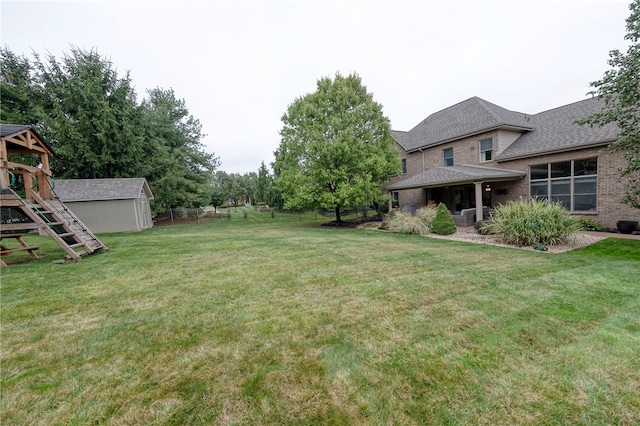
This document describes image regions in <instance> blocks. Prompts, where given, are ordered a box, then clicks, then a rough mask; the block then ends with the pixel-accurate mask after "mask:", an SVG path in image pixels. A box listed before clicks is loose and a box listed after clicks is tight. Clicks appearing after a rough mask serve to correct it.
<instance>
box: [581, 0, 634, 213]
mask: <svg viewBox="0 0 640 426" xmlns="http://www.w3.org/2000/svg"><path fill="white" fill-rule="evenodd" d="M629 9H630V10H631V15H630V16H629V17H628V18H627V25H626V29H627V34H626V36H625V39H626V40H629V41H630V42H631V45H630V46H629V48H628V49H627V52H626V53H622V52H620V51H618V50H617V49H616V50H612V51H611V52H609V61H608V64H609V65H610V66H611V69H610V70H608V71H606V72H605V73H604V76H603V77H602V79H601V80H598V81H595V82H593V83H591V87H594V88H595V90H594V91H592V92H591V93H592V94H596V95H598V96H600V97H601V98H602V99H604V102H605V107H604V108H603V110H602V111H601V112H598V113H595V114H593V115H591V116H589V117H587V118H586V119H584V120H582V121H580V123H581V124H591V125H600V126H603V125H605V124H609V123H617V124H618V126H619V128H620V134H619V136H618V139H617V140H616V141H615V142H613V143H612V144H611V145H610V148H611V150H612V151H613V152H618V153H620V154H621V155H622V156H623V158H624V159H625V160H626V162H627V165H626V167H625V168H624V169H622V170H621V172H620V174H621V177H627V178H628V180H627V182H626V183H625V194H624V197H623V199H622V201H623V202H624V203H625V204H629V205H630V206H633V207H634V208H637V209H640V45H639V44H638V39H639V38H640V0H634V1H633V2H632V3H631V4H630V6H629Z"/></svg>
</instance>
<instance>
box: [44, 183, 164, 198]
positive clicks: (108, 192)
mask: <svg viewBox="0 0 640 426" xmlns="http://www.w3.org/2000/svg"><path fill="white" fill-rule="evenodd" d="M54 191H55V193H56V195H57V196H58V197H60V199H61V200H62V201H63V202H68V201H98V200H101V201H102V200H128V199H133V198H139V197H140V196H141V195H142V194H143V193H144V194H146V195H147V198H149V199H150V200H153V194H152V193H151V189H150V188H149V185H148V184H147V181H146V179H144V178H114V179H61V180H56V181H55V188H54Z"/></svg>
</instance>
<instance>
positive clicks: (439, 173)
mask: <svg viewBox="0 0 640 426" xmlns="http://www.w3.org/2000/svg"><path fill="white" fill-rule="evenodd" d="M524 175H525V173H524V172H519V171H516V170H506V169H497V168H494V167H483V166H451V167H436V168H434V169H429V170H427V171H426V172H424V173H420V174H419V175H416V176H413V177H410V178H408V179H405V180H403V181H400V182H396V183H394V184H393V185H389V186H388V187H387V189H388V190H390V191H395V190H399V189H411V188H429V187H439V186H446V185H464V184H467V183H473V182H479V181H482V182H501V181H508V180H517V179H520V178H522V177H523V176H524Z"/></svg>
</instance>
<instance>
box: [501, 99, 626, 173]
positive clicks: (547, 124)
mask: <svg viewBox="0 0 640 426" xmlns="http://www.w3.org/2000/svg"><path fill="white" fill-rule="evenodd" d="M604 106H605V103H604V101H603V100H602V99H599V98H590V99H585V100H583V101H579V102H574V103H572V104H569V105H565V106H561V107H558V108H554V109H550V110H548V111H544V112H541V113H538V114H535V115H533V116H531V123H532V125H533V127H534V131H532V132H528V133H524V134H523V135H522V136H520V137H519V138H518V139H516V140H515V141H514V142H513V143H512V144H511V145H510V146H509V147H507V148H506V149H505V150H504V151H503V152H501V153H500V154H498V155H497V156H496V161H498V162H500V161H506V160H515V159H519V158H526V157H531V156H535V155H540V154H548V153H553V152H560V151H570V150H574V149H584V148H589V147H592V146H599V145H606V144H608V143H610V142H613V141H614V140H615V139H616V138H617V136H618V133H619V128H618V126H617V125H616V124H615V123H611V124H607V125H606V126H602V127H600V126H594V127H591V126H589V125H579V124H577V123H576V121H578V120H580V119H583V118H585V117H588V116H589V115H591V114H593V113H595V112H599V111H601V110H602V109H603V108H604Z"/></svg>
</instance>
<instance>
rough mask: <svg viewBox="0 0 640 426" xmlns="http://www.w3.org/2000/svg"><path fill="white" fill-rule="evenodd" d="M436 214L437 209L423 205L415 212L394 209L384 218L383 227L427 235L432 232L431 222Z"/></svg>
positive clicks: (402, 232) (381, 226)
mask: <svg viewBox="0 0 640 426" xmlns="http://www.w3.org/2000/svg"><path fill="white" fill-rule="evenodd" d="M435 216H436V210H435V209H433V208H429V207H422V208H420V209H418V210H416V211H415V213H414V214H411V213H408V212H401V211H396V210H392V211H391V212H389V214H388V215H386V216H385V218H384V219H383V220H382V223H381V224H380V228H381V229H386V230H388V231H391V232H398V233H401V234H419V235H425V234H428V233H429V232H431V223H432V222H433V219H434V218H435Z"/></svg>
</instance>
